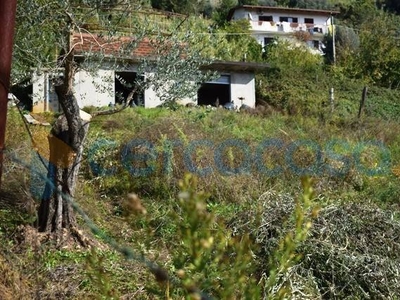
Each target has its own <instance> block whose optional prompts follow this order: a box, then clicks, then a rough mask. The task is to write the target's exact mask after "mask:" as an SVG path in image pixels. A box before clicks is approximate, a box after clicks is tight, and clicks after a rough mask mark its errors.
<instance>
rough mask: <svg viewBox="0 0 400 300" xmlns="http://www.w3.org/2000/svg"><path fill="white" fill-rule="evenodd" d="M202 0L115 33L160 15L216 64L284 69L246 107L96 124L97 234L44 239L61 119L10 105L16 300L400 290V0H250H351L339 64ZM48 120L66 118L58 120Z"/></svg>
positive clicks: (273, 71) (4, 287) (87, 228)
mask: <svg viewBox="0 0 400 300" xmlns="http://www.w3.org/2000/svg"><path fill="white" fill-rule="evenodd" d="M28 2H29V1H28ZM28 2H27V3H28ZM45 2H46V1H42V0H41V1H34V2H32V3H34V4H35V5H36V4H37V5H39V6H40V5H41V4H43V3H45ZM130 2H132V3H133V2H134V1H130ZM29 3H30V2H29ZM196 3H197V4H198V5H197V6H196V7H194V6H193V2H191V1H186V2H185V5H182V6H179V7H178V6H177V5H176V3H175V2H170V1H152V2H151V3H150V2H149V1H147V2H146V1H143V2H142V3H141V5H142V6H143V7H147V8H146V11H147V12H149V11H150V10H149V9H150V6H153V7H156V8H162V9H169V10H171V11H175V12H180V13H191V16H190V17H188V18H187V19H186V18H185V17H184V16H180V15H179V16H177V17H176V18H172V17H171V18H166V19H165V20H164V19H163V20H161V19H162V18H161V17H158V15H153V14H151V13H145V14H138V15H135V14H131V13H127V14H126V15H124V16H125V17H124V19H121V20H119V21H115V22H116V24H115V25H121V26H120V27H119V28H120V29H123V30H121V31H124V30H125V29H126V30H128V28H129V27H130V26H133V25H132V24H135V26H136V27H135V28H138V27H140V26H138V25H140V24H142V23H141V22H143V23H149V22H150V23H151V24H152V25H153V26H148V27H145V28H144V29H143V32H141V34H144V33H149V32H153V33H154V36H159V35H165V33H174V34H175V35H176V36H177V37H178V38H177V39H178V40H179V38H180V34H181V35H182V40H185V41H190V44H188V45H189V46H190V47H193V48H192V49H191V50H192V51H197V52H198V53H201V54H202V55H203V56H204V57H206V58H208V59H209V58H212V59H224V60H243V59H244V57H246V59H247V60H248V61H256V62H261V63H269V64H270V65H271V68H270V69H269V70H268V71H267V72H265V73H262V74H257V78H256V79H257V80H256V93H257V107H256V108H255V109H252V110H247V111H241V112H236V111H228V110H224V109H216V110H214V109H211V108H205V107H193V108H188V107H180V106H177V105H175V104H174V103H168V104H169V105H167V106H168V107H167V108H165V107H164V108H154V109H143V108H127V109H125V110H123V111H122V112H120V113H117V114H111V115H107V116H97V117H96V118H94V119H93V120H92V121H91V123H90V130H89V133H88V137H87V140H86V141H85V142H86V144H85V148H84V156H83V161H82V167H81V169H80V174H79V182H78V186H77V190H76V197H75V199H74V200H75V203H76V204H77V206H76V207H75V209H76V210H75V212H76V214H77V219H78V223H79V226H80V227H79V230H80V231H81V232H80V234H79V236H80V237H81V238H82V240H80V241H79V242H77V241H76V240H74V239H73V238H72V237H71V236H72V233H71V232H69V231H67V230H65V231H62V232H60V233H57V236H56V237H55V238H54V236H53V235H52V233H39V232H38V231H37V229H36V227H35V226H36V221H37V206H38V204H39V199H40V198H41V194H42V192H43V189H44V186H45V183H46V175H47V169H46V168H47V165H46V158H48V155H49V149H48V134H49V132H50V127H46V126H34V125H25V124H24V123H23V121H22V118H21V116H20V112H19V111H18V109H17V108H16V107H10V108H9V111H8V120H7V121H8V123H7V133H6V137H7V141H6V145H7V152H6V155H5V162H4V171H3V173H4V174H3V183H2V190H1V192H0V237H1V242H0V273H1V274H4V276H2V277H0V299H7V300H8V299H295V298H297V299H299V298H300V299H322V298H323V299H342V298H347V299H396V297H398V295H400V284H399V281H398V274H399V272H400V256H399V253H400V248H399V242H398V237H399V233H400V218H399V217H400V216H399V213H400V207H399V198H400V184H399V180H400V135H399V134H398V132H399V130H400V123H399V121H400V120H399V116H400V91H399V89H398V87H399V84H400V74H399V73H398V70H400V68H399V62H400V53H399V50H398V49H399V48H398V47H397V45H398V33H399V32H400V31H399V24H400V22H398V16H397V15H395V14H392V13H398V6H396V3H395V1H389V0H387V1H369V0H354V1H351V0H348V1H344V0H343V1H336V3H332V1H278V0H276V1H243V2H242V3H241V4H254V5H256V4H263V5H284V6H290V7H308V8H324V9H327V8H329V7H332V5H335V4H336V6H335V7H336V8H337V9H339V10H340V15H339V16H338V18H337V20H336V22H337V25H338V26H337V36H336V40H335V42H336V46H337V52H336V61H335V62H334V61H333V55H332V52H331V49H332V47H331V45H332V37H329V36H328V37H326V55H324V56H315V55H312V54H310V53H309V52H308V50H307V49H306V48H302V47H299V48H295V49H293V48H291V47H290V45H288V44H286V43H284V42H282V41H276V43H272V44H271V45H270V46H269V47H268V48H267V49H264V51H262V50H263V49H260V47H259V46H258V44H257V42H256V41H255V40H254V39H252V38H251V37H250V34H249V29H248V26H247V25H246V23H245V22H233V23H226V22H225V19H224V18H223V16H224V14H226V13H227V10H226V7H230V6H232V5H236V4H237V3H236V2H235V1H228V0H227V1H225V0H223V1H220V2H219V5H218V2H215V3H211V2H210V3H211V4H210V3H207V2H206V1H204V3H203V2H201V3H199V2H196ZM228 3H231V4H229V5H227V4H228ZM100 4H101V5H100ZM223 4H224V5H226V6H223ZM30 5H31V4H30ZM32 5H33V4H32ZM110 7H111V8H113V9H114V10H113V12H114V13H115V15H116V16H117V15H119V14H118V13H117V12H116V11H117V9H118V6H116V5H114V1H99V7H97V8H96V9H97V10H96V14H93V15H90V20H89V21H90V22H87V23H85V24H83V23H82V24H81V25H82V26H83V25H84V26H86V28H87V29H90V30H95V31H96V30H99V31H102V30H103V26H105V24H106V22H108V21H110V22H113V21H114V20H116V19H115V18H114V15H113V16H112V17H111V18H109V16H110V13H109V12H110ZM178 8H179V9H180V8H182V9H183V11H178ZM191 8H196V9H194V10H193V11H191V10H190V9H191ZM84 9H86V8H82V7H80V9H79V12H82V11H83V10H84ZM32 11H35V10H32ZM199 14H202V15H203V16H202V17H198V15H199ZM127 16H128V17H127ZM133 16H134V18H133ZM151 18H153V19H156V20H157V19H158V20H159V21H160V23H159V24H157V22H156V21H155V20H152V21H150V19H151ZM182 20H185V21H183V23H180V22H182ZM54 22H55V21H54ZM102 22H104V23H102ZM179 24H181V25H179ZM20 26H21V27H19V30H18V31H17V37H16V43H17V44H18V43H21V44H18V45H23V42H24V43H25V42H27V41H26V40H24V39H23V38H24V37H25V35H24V34H23V30H22V29H25V30H26V34H28V33H29V34H32V35H33V34H34V31H35V28H33V27H32V28H30V25H29V24H25V25H24V24H22V23H21V25H20ZM24 26H26V27H24ZM43 26H44V25H43ZM48 26H49V27H51V26H54V24H50V25H48ZM177 26H179V27H177ZM21 28H22V29H21ZM43 28H47V27H43ZM171 28H173V29H177V28H178V29H179V30H175V31H174V30H171ZM145 29H146V30H148V31H147V32H146V31H145ZM188 30H189V32H190V34H186V35H185V32H186V33H187V32H188ZM43 31H44V33H43V38H44V39H47V38H48V41H53V38H55V37H54V36H52V35H51V34H49V35H46V34H45V33H48V32H50V31H45V29H43ZM160 32H161V34H160ZM21 40H22V42H20V41H21ZM34 42H35V43H37V45H41V44H40V41H38V40H34ZM35 43H33V44H32V47H33V45H34V44H35ZM52 45H53V44H52V43H49V44H48V45H43V48H40V49H44V51H42V52H41V53H40V55H39V56H38V57H37V59H38V61H39V60H40V61H45V60H46V59H47V61H52V60H54V59H53V58H52V56H53V55H54V53H55V51H54V49H53V48H52V47H53V46H52ZM54 45H56V44H54ZM189 46H188V47H189ZM24 55H25V56H24ZM14 61H15V62H16V63H15V64H14V67H13V68H14V69H13V72H14V79H15V80H16V78H21V77H23V75H25V73H24V72H25V71H26V70H29V69H30V68H32V67H34V65H33V61H32V60H31V59H30V56H27V55H26V53H25V52H23V54H21V53H19V52H18V48H17V50H16V52H15V57H14ZM43 65H46V64H43ZM364 87H367V88H368V92H367V98H366V102H365V106H364V108H363V110H362V112H361V115H360V117H358V114H359V107H360V100H361V94H362V90H363V88H364ZM332 88H333V90H334V101H333V103H331V102H330V96H329V93H330V90H331V89H332ZM85 110H86V111H88V112H92V111H93V110H94V108H93V107H87V108H85ZM35 117H36V118H39V119H41V120H45V121H49V122H50V123H54V122H55V119H56V117H57V115H53V114H50V113H46V114H41V115H36V116H35ZM38 154H39V155H38ZM64 197H66V195H65V194H64Z"/></svg>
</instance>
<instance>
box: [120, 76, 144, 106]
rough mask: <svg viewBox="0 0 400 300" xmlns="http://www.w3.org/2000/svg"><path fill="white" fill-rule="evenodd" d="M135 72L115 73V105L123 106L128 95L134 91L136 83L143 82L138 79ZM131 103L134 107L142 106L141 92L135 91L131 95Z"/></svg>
mask: <svg viewBox="0 0 400 300" xmlns="http://www.w3.org/2000/svg"><path fill="white" fill-rule="evenodd" d="M137 76H138V75H137V73H136V72H115V81H114V87H115V103H116V104H123V103H125V102H126V100H127V98H128V96H129V94H130V93H131V92H132V91H133V90H134V89H135V85H136V84H137V83H136V81H137V80H138V79H140V80H143V77H141V78H138V77H137ZM133 103H134V104H135V105H136V106H144V94H143V91H136V92H135V94H134V95H133Z"/></svg>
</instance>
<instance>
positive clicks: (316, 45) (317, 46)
mask: <svg viewBox="0 0 400 300" xmlns="http://www.w3.org/2000/svg"><path fill="white" fill-rule="evenodd" d="M313 47H314V48H315V49H319V41H313Z"/></svg>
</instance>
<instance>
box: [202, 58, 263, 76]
mask: <svg viewBox="0 0 400 300" xmlns="http://www.w3.org/2000/svg"><path fill="white" fill-rule="evenodd" d="M269 68H270V65H269V64H265V63H256V62H243V61H223V60H215V61H213V62H211V63H209V64H207V65H202V66H201V67H200V70H211V71H219V72H237V73H250V72H254V73H257V72H262V71H265V70H267V69H269Z"/></svg>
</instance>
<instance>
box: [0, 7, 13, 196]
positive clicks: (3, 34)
mask: <svg viewBox="0 0 400 300" xmlns="http://www.w3.org/2000/svg"><path fill="white" fill-rule="evenodd" d="M16 7H17V1H16V0H4V1H0V20H1V26H0V188H1V177H2V174H3V151H4V142H5V135H6V120H7V106H8V91H9V85H10V72H11V57H12V47H13V39H14V26H15V11H16Z"/></svg>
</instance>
